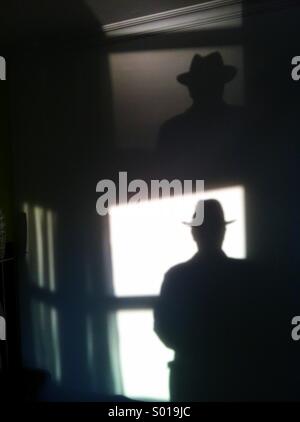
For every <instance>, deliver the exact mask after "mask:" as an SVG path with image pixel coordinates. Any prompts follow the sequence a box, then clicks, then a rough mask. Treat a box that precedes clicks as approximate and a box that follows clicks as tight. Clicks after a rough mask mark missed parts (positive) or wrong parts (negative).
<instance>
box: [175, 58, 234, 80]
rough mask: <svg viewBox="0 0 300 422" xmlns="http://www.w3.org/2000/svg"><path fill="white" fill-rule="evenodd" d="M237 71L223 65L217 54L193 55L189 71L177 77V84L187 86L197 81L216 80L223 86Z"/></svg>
mask: <svg viewBox="0 0 300 422" xmlns="http://www.w3.org/2000/svg"><path fill="white" fill-rule="evenodd" d="M236 73H237V69H236V67H234V66H230V65H224V62H223V58H222V56H221V54H220V53H219V52H217V51H216V52H214V53H211V54H209V55H208V56H201V55H199V54H195V55H194V57H193V59H192V62H191V66H190V70H189V71H188V72H185V73H181V74H180V75H178V76H177V80H178V82H180V83H181V84H183V85H187V86H189V85H190V84H191V82H193V81H197V80H201V79H203V80H205V79H211V80H216V81H217V80H218V81H222V82H223V83H224V84H225V83H227V82H230V81H231V80H232V79H233V78H234V77H235V75H236Z"/></svg>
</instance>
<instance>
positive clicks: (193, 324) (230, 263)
mask: <svg viewBox="0 0 300 422" xmlns="http://www.w3.org/2000/svg"><path fill="white" fill-rule="evenodd" d="M194 215H195V214H194ZM231 222H232V221H229V222H226V221H225V219H224V213H223V209H222V206H221V204H220V203H219V202H218V201H217V200H214V199H209V200H205V201H204V222H203V224H202V225H200V226H192V227H191V231H192V236H193V239H194V240H195V242H196V244H197V247H198V252H197V253H196V254H195V256H194V257H192V258H191V259H190V260H189V261H187V262H185V263H182V264H179V265H176V266H175V267H173V268H171V269H170V270H169V271H168V272H167V273H166V275H165V278H164V282H163V284H162V288H161V294H160V297H159V300H158V303H157V306H156V308H155V331H156V333H157V335H158V336H159V337H160V339H161V340H162V341H163V343H164V344H165V345H166V346H167V347H169V348H171V349H173V350H174V351H175V359H174V361H173V362H171V364H170V369H171V373H170V392H171V400H172V401H207V400H217V401H218V400H239V399H240V400H242V399H249V394H248V389H249V388H250V390H251V387H252V386H251V382H254V381H255V380H252V381H251V380H250V378H249V376H247V375H246V374H247V373H248V374H249V371H250V372H251V359H249V353H252V351H251V352H250V349H251V344H249V342H248V341H249V339H250V341H252V340H251V336H249V330H248V329H247V328H246V327H247V325H245V324H246V321H247V320H249V317H248V314H247V309H246V307H245V303H247V299H248V297H247V294H248V291H247V284H246V282H245V280H246V278H247V277H250V278H251V274H250V273H249V269H248V267H246V266H245V263H244V261H243V260H238V259H232V258H228V257H227V256H226V254H225V253H224V251H223V250H222V244H223V240H224V236H225V231H226V225H227V224H229V223H231ZM249 300H250V299H249ZM244 329H245V331H246V333H245V332H244ZM252 357H253V356H252ZM254 361H255V358H254ZM241 377H242V378H241ZM252 391H253V388H252Z"/></svg>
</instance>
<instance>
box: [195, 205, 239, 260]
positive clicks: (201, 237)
mask: <svg viewBox="0 0 300 422" xmlns="http://www.w3.org/2000/svg"><path fill="white" fill-rule="evenodd" d="M202 203H203V205H204V220H203V223H202V224H201V225H200V226H193V227H192V236H193V239H194V240H195V242H196V243H197V246H198V249H199V251H200V252H202V253H204V254H206V253H208V254H213V253H215V252H218V251H220V250H221V249H222V244H223V240H224V236H225V231H226V225H227V224H230V223H232V222H233V221H225V219H224V212H223V208H222V205H221V204H220V202H219V201H217V200H216V199H207V200H204V201H202ZM199 204H200V201H199V202H198V204H197V206H196V209H197V207H199ZM194 215H195V214H194Z"/></svg>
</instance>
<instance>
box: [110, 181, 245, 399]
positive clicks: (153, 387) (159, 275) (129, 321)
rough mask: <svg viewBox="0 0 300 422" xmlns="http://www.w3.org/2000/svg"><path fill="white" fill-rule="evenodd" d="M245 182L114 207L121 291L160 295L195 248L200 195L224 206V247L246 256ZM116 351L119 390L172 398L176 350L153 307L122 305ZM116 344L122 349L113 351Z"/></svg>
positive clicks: (146, 396) (117, 275) (131, 394)
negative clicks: (162, 333)
mask: <svg viewBox="0 0 300 422" xmlns="http://www.w3.org/2000/svg"><path fill="white" fill-rule="evenodd" d="M244 195H245V193H244V189H243V187H241V186H235V187H230V188H224V189H218V190H214V191H207V192H205V193H204V194H192V195H186V196H184V197H182V196H180V197H175V198H168V199H163V200H155V201H148V202H143V203H140V204H127V205H120V206H117V207H114V208H112V209H111V210H110V235H111V249H112V263H113V284H114V292H115V295H116V296H148V295H157V294H159V291H160V287H161V283H162V281H163V277H164V273H165V272H166V271H167V270H168V269H169V268H170V267H171V266H173V265H175V264H177V263H179V262H182V261H185V260H187V259H189V258H190V257H191V256H192V255H193V254H194V253H195V252H196V245H195V243H194V241H193V240H192V237H191V233H190V229H189V228H188V227H187V226H185V225H184V224H182V222H183V221H189V220H190V219H191V216H192V214H193V211H194V208H195V205H196V203H197V201H198V200H199V199H204V198H205V199H207V198H215V199H218V200H219V201H220V203H221V204H222V206H223V209H224V213H225V219H226V220H233V219H234V220H236V221H235V223H233V224H230V225H229V226H227V231H226V236H225V241H224V245H223V249H224V251H225V252H226V253H227V255H228V256H231V257H234V258H245V257H246V234H245V199H244ZM110 327H111V334H112V337H115V336H116V333H117V338H114V347H113V348H112V354H114V355H115V356H114V357H115V358H116V355H118V359H117V360H118V362H117V363H115V365H114V366H115V369H116V375H115V378H116V381H117V385H118V388H117V390H118V391H117V392H118V393H123V394H125V395H127V396H129V397H132V398H140V399H148V400H151V399H154V400H169V388H168V385H169V376H168V362H169V361H171V360H172V358H173V355H174V352H173V351H172V350H169V349H167V348H166V347H165V346H164V345H163V344H162V343H161V342H160V340H159V339H158V337H157V336H156V334H155V333H154V331H153V311H152V310H120V311H117V312H116V327H115V326H113V325H111V324H110ZM115 348H117V349H118V350H117V351H116V350H114V349H115Z"/></svg>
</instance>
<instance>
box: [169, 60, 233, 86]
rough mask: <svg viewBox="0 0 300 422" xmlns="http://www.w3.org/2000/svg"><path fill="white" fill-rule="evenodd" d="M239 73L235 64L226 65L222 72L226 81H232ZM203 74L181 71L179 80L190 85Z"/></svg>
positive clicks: (222, 76) (222, 77)
mask: <svg viewBox="0 0 300 422" xmlns="http://www.w3.org/2000/svg"><path fill="white" fill-rule="evenodd" d="M236 74H237V68H236V67H234V66H229V65H225V66H224V67H223V69H222V72H221V79H222V80H223V82H224V83H228V82H230V81H232V79H233V78H234V77H235V75H236ZM200 77H201V76H196V77H195V75H194V74H192V73H191V72H185V73H181V74H180V75H178V76H177V81H178V82H179V83H181V84H182V85H186V86H189V85H190V84H191V82H192V81H193V80H197V79H199V78H200Z"/></svg>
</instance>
